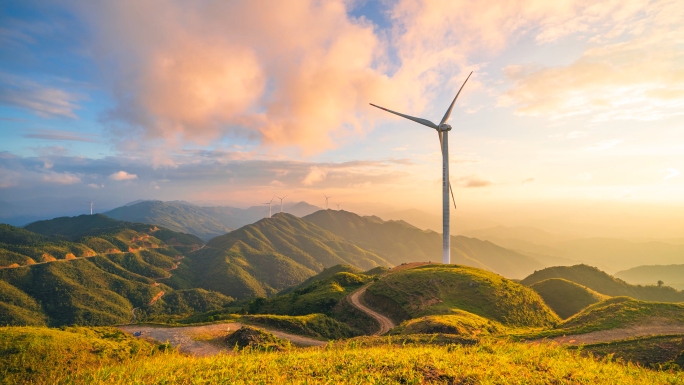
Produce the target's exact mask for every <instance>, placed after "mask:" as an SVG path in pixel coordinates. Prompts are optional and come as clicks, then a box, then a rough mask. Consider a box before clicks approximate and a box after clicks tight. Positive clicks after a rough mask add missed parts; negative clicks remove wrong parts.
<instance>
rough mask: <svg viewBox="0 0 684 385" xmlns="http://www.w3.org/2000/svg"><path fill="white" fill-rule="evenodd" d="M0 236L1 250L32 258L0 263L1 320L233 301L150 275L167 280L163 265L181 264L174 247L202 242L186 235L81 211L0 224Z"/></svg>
mask: <svg viewBox="0 0 684 385" xmlns="http://www.w3.org/2000/svg"><path fill="white" fill-rule="evenodd" d="M30 230H35V231H38V232H40V234H38V233H35V232H33V231H30ZM0 240H1V241H2V242H3V243H0V250H9V251H11V252H12V253H15V254H18V255H23V256H25V257H26V258H27V259H31V260H34V262H32V263H26V264H25V265H24V266H20V265H19V264H17V265H15V266H13V267H9V268H4V269H0V308H1V309H2V310H3V311H2V313H1V314H2V315H1V316H0V323H2V324H4V325H44V324H48V325H52V326H60V325H111V324H117V323H124V322H128V321H129V320H130V319H131V317H132V309H133V308H134V307H136V308H139V307H142V308H144V309H145V310H148V312H149V313H152V314H159V313H164V314H178V313H188V312H192V311H197V310H200V311H206V310H210V309H216V308H221V307H223V306H225V305H226V304H227V303H229V302H231V301H232V299H231V298H229V297H226V296H224V295H222V294H219V293H209V292H206V291H204V290H198V289H190V290H184V291H180V292H178V293H174V291H173V288H172V287H170V286H167V285H165V284H160V283H157V282H156V280H158V279H166V280H165V281H164V282H165V283H168V284H171V285H173V284H174V281H171V280H170V279H168V278H169V277H170V276H171V273H170V271H174V272H175V271H176V270H177V269H178V270H182V269H179V266H180V265H181V263H182V260H183V251H181V250H183V249H185V250H192V249H195V248H198V247H199V244H198V243H201V240H200V239H199V238H197V237H195V236H193V235H189V234H182V233H176V232H173V231H170V230H168V229H164V228H159V227H157V226H150V225H147V224H139V223H128V222H120V221H116V220H113V219H111V218H108V217H105V216H103V215H84V216H80V217H73V218H66V217H65V218H57V219H55V220H51V221H40V222H36V223H33V224H31V225H29V226H27V229H18V228H13V227H11V226H3V227H1V228H0ZM179 249H181V250H179ZM34 258H36V259H38V258H41V259H39V260H38V261H37V262H36V261H35V259H34ZM164 295H166V298H164V299H163V300H159V301H157V300H156V299H159V298H161V297H162V296H164ZM150 303H154V304H155V306H151V307H150V306H149V304H150ZM146 313H147V312H142V314H139V317H138V318H141V317H142V318H144V317H145V316H146Z"/></svg>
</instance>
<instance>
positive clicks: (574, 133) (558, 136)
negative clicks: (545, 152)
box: [549, 131, 589, 139]
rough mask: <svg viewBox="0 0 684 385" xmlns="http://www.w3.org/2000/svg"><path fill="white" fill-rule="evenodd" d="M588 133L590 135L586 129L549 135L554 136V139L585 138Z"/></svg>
mask: <svg viewBox="0 0 684 385" xmlns="http://www.w3.org/2000/svg"><path fill="white" fill-rule="evenodd" d="M588 135H589V133H588V132H586V131H570V132H568V133H563V134H553V135H549V138H552V139H579V138H584V137H586V136H588Z"/></svg>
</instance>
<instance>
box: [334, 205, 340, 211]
mask: <svg viewBox="0 0 684 385" xmlns="http://www.w3.org/2000/svg"><path fill="white" fill-rule="evenodd" d="M335 206H337V211H340V204H339V203H335Z"/></svg>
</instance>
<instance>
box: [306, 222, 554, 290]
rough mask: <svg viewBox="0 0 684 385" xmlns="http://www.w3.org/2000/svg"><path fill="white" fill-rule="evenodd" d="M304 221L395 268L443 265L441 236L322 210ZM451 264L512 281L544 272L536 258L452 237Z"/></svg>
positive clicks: (426, 231)
mask: <svg viewBox="0 0 684 385" xmlns="http://www.w3.org/2000/svg"><path fill="white" fill-rule="evenodd" d="M303 219H305V220H307V221H310V222H312V223H315V224H316V225H318V226H320V227H321V228H324V229H326V230H328V231H330V232H332V233H334V234H337V235H339V236H342V237H343V238H345V239H347V240H349V241H351V242H354V243H355V244H357V245H359V246H360V247H363V248H364V249H367V250H370V251H372V252H374V253H376V254H378V255H380V256H381V257H383V258H385V259H386V260H388V261H390V262H391V263H392V264H394V265H398V264H401V263H404V262H418V261H425V262H428V261H435V262H441V255H442V235H441V234H439V233H437V232H434V231H431V230H421V229H419V228H417V227H415V226H413V225H411V224H409V223H407V222H405V221H401V220H399V221H384V220H382V219H380V218H379V217H376V216H365V217H362V216H359V215H357V214H354V213H351V212H348V211H344V210H341V211H337V210H321V211H317V212H315V213H313V214H311V215H307V216H306V217H304V218H303ZM451 262H452V263H454V264H462V265H468V266H474V267H479V268H484V269H487V270H489V271H493V272H496V273H499V274H502V275H504V276H506V277H509V278H523V277H525V276H526V275H528V274H530V273H531V272H533V271H535V270H537V269H541V268H543V267H544V266H545V265H543V264H541V263H540V262H538V261H537V260H535V259H534V258H531V257H529V256H527V255H523V254H520V253H517V252H515V251H512V250H508V249H505V248H503V247H500V246H497V245H495V244H493V243H491V242H488V241H482V240H479V239H475V238H468V237H463V236H452V241H451Z"/></svg>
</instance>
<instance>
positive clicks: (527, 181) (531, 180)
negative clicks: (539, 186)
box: [522, 178, 537, 184]
mask: <svg viewBox="0 0 684 385" xmlns="http://www.w3.org/2000/svg"><path fill="white" fill-rule="evenodd" d="M535 180H537V178H527V179H525V180H523V181H522V184H525V183H532V182H534V181H535Z"/></svg>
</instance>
